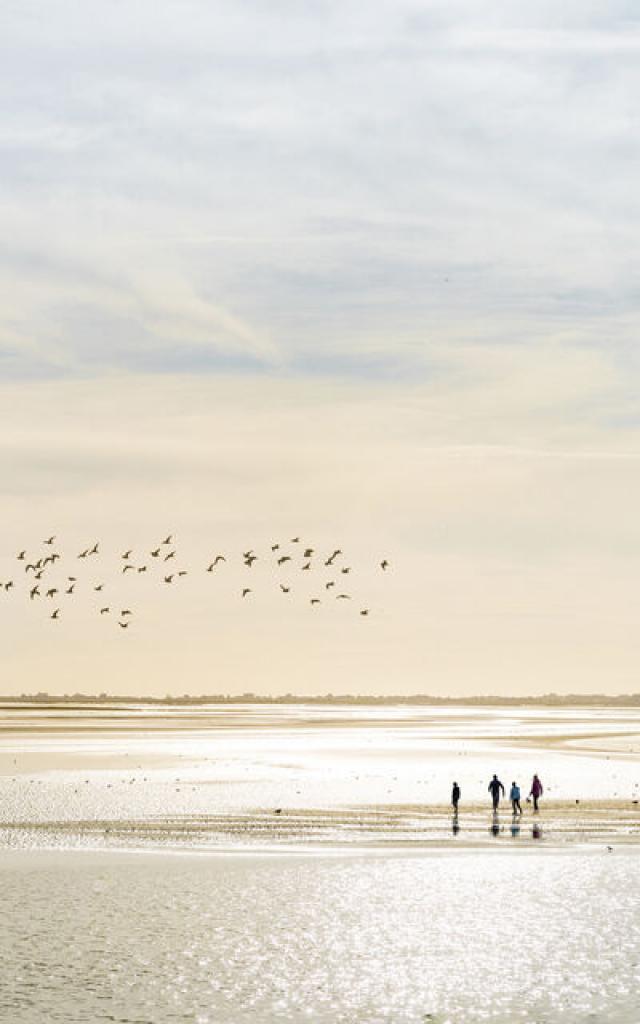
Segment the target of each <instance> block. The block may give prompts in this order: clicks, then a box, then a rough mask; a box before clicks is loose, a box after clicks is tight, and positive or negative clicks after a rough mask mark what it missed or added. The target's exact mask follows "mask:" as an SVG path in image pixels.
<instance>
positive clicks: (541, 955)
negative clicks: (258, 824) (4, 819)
mask: <svg viewBox="0 0 640 1024" xmlns="http://www.w3.org/2000/svg"><path fill="white" fill-rule="evenodd" d="M2 868H3V883H4V884H3V885H2V887H1V888H0V914H1V915H2V921H3V928H2V929H1V930H0V962H1V963H2V977H3V984H2V989H1V992H0V1020H1V1021H3V1022H7V1024H9V1022H11V1024H14V1022H16V1021H19V1022H21V1024H36V1022H37V1024H40V1022H45V1021H46V1022H50V1021H63V1022H65V1024H76V1022H77V1024H80V1022H98V1021H112V1022H122V1024H124V1022H125V1021H128V1022H133V1021H136V1022H139V1024H143V1022H149V1024H163V1022H174V1021H193V1022H199V1024H214V1022H215V1024H220V1022H229V1024H244V1022H247V1024H248V1022H251V1024H260V1022H265V1024H266V1022H302V1021H314V1022H315V1021H320V1022H327V1024H336V1022H349V1024H355V1022H363V1024H365V1022H366V1024H376V1022H380V1024H382V1022H393V1024H414V1022H415V1024H418V1022H421V1024H423V1022H425V1021H435V1022H438V1024H445V1022H450V1024H465V1022H492V1024H513V1022H515V1021H522V1022H525V1024H533V1022H536V1024H543V1022H546V1024H555V1022H558V1024H560V1022H561V1024H578V1022H580V1024H583V1022H587V1021H590V1022H605V1021H606V1022H607V1024H637V1021H638V1019H640V998H639V997H638V994H637V993H638V989H639V987H640V914H639V909H640V907H639V901H640V862H639V861H638V859H637V857H636V856H635V854H632V853H631V852H629V851H627V852H618V851H616V852H614V853H612V854H609V853H606V852H603V853H601V852H599V851H596V850H595V849H592V850H589V851H583V852H579V853H578V852H572V853H540V852H537V851H536V852H525V853H524V854H513V853H511V854H504V853H496V852H494V853H489V852H480V851H474V852H471V851H469V852H463V853H458V854H455V855H451V854H430V855H423V856H420V857H415V856H367V857H362V856H357V857H350V858H345V857H344V856H333V857H327V856H318V855H316V856H313V857H307V858H301V857H300V856H292V857H287V856H278V857H264V856H263V857H256V856H247V857H242V856H238V855H235V856H233V857H219V856H212V855H206V856H202V855H197V854H188V855H181V856H176V855H169V854H155V855H153V854H136V855H132V854H104V853H92V854H80V853H68V852H67V853H65V854H52V853H45V852H40V853H29V854H20V855H17V854H11V853H5V854H3V857H2Z"/></svg>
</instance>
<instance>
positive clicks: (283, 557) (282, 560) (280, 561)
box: [278, 555, 291, 565]
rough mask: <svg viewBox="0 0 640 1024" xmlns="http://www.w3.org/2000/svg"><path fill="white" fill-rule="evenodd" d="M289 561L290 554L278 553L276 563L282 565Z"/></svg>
mask: <svg viewBox="0 0 640 1024" xmlns="http://www.w3.org/2000/svg"><path fill="white" fill-rule="evenodd" d="M290 561H291V555H280V558H279V559H278V565H284V563H285V562H290Z"/></svg>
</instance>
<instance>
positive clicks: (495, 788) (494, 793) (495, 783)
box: [487, 775, 504, 811]
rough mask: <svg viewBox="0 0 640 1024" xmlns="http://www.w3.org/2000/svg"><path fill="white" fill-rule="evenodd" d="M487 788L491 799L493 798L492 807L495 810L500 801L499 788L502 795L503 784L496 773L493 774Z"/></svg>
mask: <svg viewBox="0 0 640 1024" xmlns="http://www.w3.org/2000/svg"><path fill="white" fill-rule="evenodd" d="M487 788H488V790H489V792H490V793H491V799H492V800H493V809H494V811H497V810H498V804H499V803H500V790H502V795H503V796H504V786H503V785H502V783H501V782H500V779H499V778H498V776H497V775H494V776H493V778H492V780H491V782H490V783H489V785H488V787H487Z"/></svg>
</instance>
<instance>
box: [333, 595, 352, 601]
mask: <svg viewBox="0 0 640 1024" xmlns="http://www.w3.org/2000/svg"><path fill="white" fill-rule="evenodd" d="M350 600H351V595H350V594H336V601H350Z"/></svg>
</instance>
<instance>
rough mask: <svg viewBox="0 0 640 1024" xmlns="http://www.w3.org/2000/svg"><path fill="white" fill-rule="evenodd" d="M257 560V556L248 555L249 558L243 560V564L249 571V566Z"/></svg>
mask: <svg viewBox="0 0 640 1024" xmlns="http://www.w3.org/2000/svg"><path fill="white" fill-rule="evenodd" d="M257 558H258V556H257V555H250V556H249V558H245V560H244V564H245V565H246V566H248V567H249V569H250V568H251V566H252V565H253V563H254V562H255V561H256V560H257Z"/></svg>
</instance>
